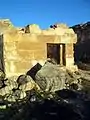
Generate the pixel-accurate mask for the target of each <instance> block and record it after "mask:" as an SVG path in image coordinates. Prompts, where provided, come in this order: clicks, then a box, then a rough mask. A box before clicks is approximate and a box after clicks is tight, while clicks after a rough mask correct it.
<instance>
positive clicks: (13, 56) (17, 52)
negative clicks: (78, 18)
mask: <svg viewBox="0 0 90 120" xmlns="http://www.w3.org/2000/svg"><path fill="white" fill-rule="evenodd" d="M54 26H55V25H54ZM0 32H1V35H0V46H1V48H0V49H1V52H0V68H1V69H2V70H3V71H4V72H5V74H6V76H7V77H10V76H14V75H21V74H24V73H26V71H28V70H29V69H30V68H31V67H33V66H34V65H35V64H37V63H40V64H41V65H43V64H44V63H45V61H46V60H47V58H50V59H53V60H54V61H55V62H56V63H57V64H58V65H64V66H66V67H67V68H69V69H73V68H76V67H75V65H74V55H73V54H74V51H73V49H74V44H75V43H76V42H77V35H76V34H75V33H74V31H73V29H71V28H69V27H68V26H67V25H65V24H56V27H55V28H54V27H52V26H50V28H48V29H46V30H43V29H40V27H39V26H38V25H36V24H31V25H27V26H25V27H24V28H19V27H14V26H13V24H12V23H11V22H10V20H8V19H4V20H0Z"/></svg>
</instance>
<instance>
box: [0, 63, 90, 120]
mask: <svg viewBox="0 0 90 120" xmlns="http://www.w3.org/2000/svg"><path fill="white" fill-rule="evenodd" d="M0 75H1V77H0V81H1V82H0V107H1V108H0V109H1V110H2V109H4V111H2V112H1V111H0V114H3V115H2V116H0V119H3V118H4V117H5V116H9V115H8V114H9V112H10V111H12V112H13V111H14V109H15V110H16V113H12V114H13V119H14V118H15V120H16V117H17V118H18V117H19V118H20V117H21V116H23V115H25V116H23V118H24V117H25V119H26V118H27V116H28V117H30V116H31V117H32V118H31V120H32V119H34V118H33V117H37V118H38V119H37V120H40V119H43V118H42V117H43V116H45V119H49V118H48V117H50V119H51V118H52V116H53V114H54V117H55V116H56V117H55V119H57V117H61V119H62V118H63V117H64V116H62V115H61V113H62V112H63V114H64V112H65V111H68V110H70V113H67V115H69V114H70V115H71V114H73V115H75V116H78V119H76V117H75V116H74V117H75V120H87V119H81V118H83V114H82V113H79V109H80V112H83V111H82V110H83V109H86V108H82V107H81V106H82V105H84V104H86V103H84V102H86V101H88V100H89V99H90V97H89V96H90V72H89V71H83V70H78V71H75V72H72V71H70V70H68V69H66V67H65V66H60V65H56V64H55V63H52V62H50V61H47V62H45V64H44V65H43V66H41V65H40V64H39V63H37V64H36V65H35V66H34V67H33V68H31V69H30V70H29V71H28V72H27V73H26V74H23V75H20V76H13V77H10V78H5V75H4V73H3V72H2V71H1V72H0ZM86 93H87V95H86ZM80 96H81V97H80ZM52 104H53V105H55V108H53V107H54V106H52ZM79 105H80V106H79ZM44 106H46V108H45V107H44ZM77 106H79V108H78V107H77ZM85 107H86V106H85ZM37 109H40V110H39V111H38V110H37ZM52 109H55V111H56V113H53V111H52ZM61 109H62V110H61ZM74 109H75V110H76V112H75V110H74ZM25 110H26V111H27V110H28V111H27V115H26V112H25ZM48 110H49V111H48ZM5 111H6V112H5ZM40 111H42V112H43V113H42V116H38V115H39V114H40V113H39V112H40ZM44 111H45V112H46V113H45V112H44ZM24 113H25V114H24ZM34 113H35V114H34ZM14 114H15V115H14ZM45 114H46V115H45ZM86 114H87V112H86ZM80 117H81V118H80ZM19 118H18V119H19ZM20 119H21V118H20ZM35 119H36V118H35ZM63 119H65V118H63ZM7 120H10V118H9V119H8V118H7ZM27 120H28V118H27ZM65 120H66V119H65ZM73 120H74V118H73Z"/></svg>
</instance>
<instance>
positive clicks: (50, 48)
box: [47, 43, 60, 64]
mask: <svg viewBox="0 0 90 120" xmlns="http://www.w3.org/2000/svg"><path fill="white" fill-rule="evenodd" d="M47 58H51V59H53V60H54V61H55V62H56V63H57V64H60V44H53V43H47Z"/></svg>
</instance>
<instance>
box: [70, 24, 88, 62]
mask: <svg viewBox="0 0 90 120" xmlns="http://www.w3.org/2000/svg"><path fill="white" fill-rule="evenodd" d="M72 28H73V30H74V31H75V33H76V34H77V38H78V39H77V44H76V46H75V61H76V62H77V63H78V62H79V61H81V62H83V63H90V22H87V23H84V24H78V25H75V26H72Z"/></svg>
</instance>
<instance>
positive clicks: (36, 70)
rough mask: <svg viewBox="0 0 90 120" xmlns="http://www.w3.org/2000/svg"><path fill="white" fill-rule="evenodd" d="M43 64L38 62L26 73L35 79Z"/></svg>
mask: <svg viewBox="0 0 90 120" xmlns="http://www.w3.org/2000/svg"><path fill="white" fill-rule="evenodd" d="M41 67H42V65H40V64H39V63H37V64H36V65H35V66H34V67H32V68H31V69H30V70H29V71H28V72H27V73H26V74H27V75H29V76H31V77H32V79H33V80H35V75H36V73H37V72H38V71H39V70H40V69H41Z"/></svg>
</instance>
